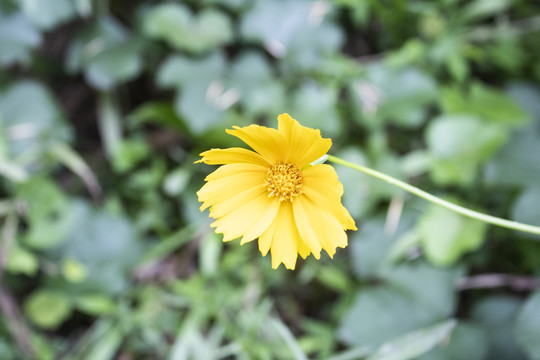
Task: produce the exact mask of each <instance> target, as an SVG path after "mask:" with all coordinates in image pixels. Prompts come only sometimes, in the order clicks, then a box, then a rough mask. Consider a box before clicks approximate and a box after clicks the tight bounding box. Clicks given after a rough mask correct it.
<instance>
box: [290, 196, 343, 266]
mask: <svg viewBox="0 0 540 360" xmlns="http://www.w3.org/2000/svg"><path fill="white" fill-rule="evenodd" d="M295 203H298V204H295V206H296V207H297V209H296V213H295V216H296V214H301V213H302V210H303V212H304V213H305V214H306V218H305V219H306V220H305V222H301V225H300V226H299V227H298V231H300V233H301V234H304V235H303V236H302V237H303V239H304V241H305V242H306V243H308V241H309V244H311V243H313V242H314V241H318V242H319V244H320V246H321V247H322V248H323V249H324V250H325V251H326V252H327V253H328V255H330V257H333V256H334V254H335V252H336V247H338V246H339V247H345V246H347V234H346V233H345V230H344V229H343V227H342V226H341V224H340V223H339V221H338V220H337V219H336V218H335V217H334V216H333V215H332V214H330V213H328V212H327V211H326V210H324V209H323V208H321V207H320V206H319V205H318V204H315V203H313V202H312V201H311V200H310V199H308V198H306V197H303V198H298V199H296V201H295ZM300 216H301V215H300ZM300 216H299V217H295V219H296V218H298V219H300V218H301V217H300ZM297 224H298V222H297ZM310 228H311V229H312V231H310V230H309V229H310ZM313 236H315V237H314V238H310V237H313Z"/></svg>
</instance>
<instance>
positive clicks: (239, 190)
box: [197, 114, 356, 269]
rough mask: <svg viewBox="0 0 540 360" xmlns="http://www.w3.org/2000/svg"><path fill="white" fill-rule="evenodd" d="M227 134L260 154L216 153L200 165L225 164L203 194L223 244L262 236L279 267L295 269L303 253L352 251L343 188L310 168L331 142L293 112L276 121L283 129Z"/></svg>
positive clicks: (329, 174)
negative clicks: (343, 200) (347, 231)
mask: <svg viewBox="0 0 540 360" xmlns="http://www.w3.org/2000/svg"><path fill="white" fill-rule="evenodd" d="M227 133H229V134H231V135H233V136H236V137H238V138H239V139H241V140H242V141H244V142H245V143H246V144H247V145H249V146H250V147H251V148H252V149H253V150H254V151H251V150H248V149H244V148H236V147H233V148H228V149H212V150H208V151H205V152H203V153H202V154H201V156H202V159H201V160H199V161H198V162H204V163H206V164H210V165H222V166H220V167H219V168H218V169H217V170H216V171H214V172H213V173H211V174H210V175H208V176H207V177H206V179H205V180H206V181H207V182H206V184H205V185H204V186H203V187H202V188H201V190H199V191H198V192H197V195H198V197H199V201H201V202H202V203H203V204H202V206H201V211H203V210H204V209H206V208H208V207H209V208H210V217H212V218H214V219H216V221H214V222H213V223H212V225H211V226H212V227H215V228H216V233H220V234H223V241H230V240H233V239H236V238H240V237H241V238H242V239H241V241H240V244H244V243H246V242H249V241H252V240H255V239H257V238H258V239H259V250H260V251H261V253H262V254H263V256H265V255H266V254H267V253H268V251H270V253H271V255H272V267H273V268H274V269H276V268H277V267H278V266H279V264H281V263H283V264H285V267H286V268H288V269H294V267H295V265H296V259H297V257H298V254H300V256H302V257H303V258H304V259H305V258H306V257H307V256H308V255H309V254H310V253H312V254H313V256H315V258H317V259H319V258H320V256H321V250H322V249H324V250H325V251H326V252H327V253H328V255H330V257H333V255H334V254H335V252H336V247H338V246H339V247H345V246H347V235H346V233H345V230H349V229H351V230H356V226H355V223H354V220H353V219H352V218H351V216H350V215H349V212H348V211H347V209H345V207H344V206H343V205H342V204H341V196H342V195H343V186H342V185H341V183H340V182H339V180H338V177H337V174H336V172H335V170H334V168H333V167H331V166H330V165H325V164H319V165H313V166H311V165H310V164H311V163H313V162H314V161H316V160H317V159H319V158H320V157H322V156H323V155H325V154H326V152H327V151H328V149H330V146H331V145H332V141H331V140H330V139H323V138H322V137H321V133H320V131H319V130H315V129H310V128H307V127H304V126H302V125H300V124H299V123H298V122H297V121H296V120H294V119H293V118H291V117H290V116H289V115H288V114H281V115H280V116H279V117H278V128H277V129H272V128H267V127H264V126H259V125H250V126H246V127H242V128H241V127H237V126H235V127H234V129H233V130H227Z"/></svg>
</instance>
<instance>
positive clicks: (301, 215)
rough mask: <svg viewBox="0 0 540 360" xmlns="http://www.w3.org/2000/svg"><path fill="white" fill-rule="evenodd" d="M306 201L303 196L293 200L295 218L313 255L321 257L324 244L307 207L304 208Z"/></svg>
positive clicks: (301, 235) (301, 234)
mask: <svg viewBox="0 0 540 360" xmlns="http://www.w3.org/2000/svg"><path fill="white" fill-rule="evenodd" d="M305 202H306V200H305V199H303V198H302V197H299V198H297V199H295V201H294V202H293V213H294V220H295V222H296V227H297V228H298V232H299V233H300V237H301V238H302V240H303V242H304V243H305V244H306V246H307V247H308V248H309V250H310V251H311V252H312V253H313V256H315V258H316V259H320V257H321V249H322V246H321V243H320V241H319V240H318V236H317V234H316V233H315V231H314V227H313V224H312V223H311V221H312V220H311V219H310V218H309V216H308V215H307V212H306V209H305V208H304V207H305V206H306V204H304V203H305Z"/></svg>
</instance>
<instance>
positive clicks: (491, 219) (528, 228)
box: [328, 155, 540, 235]
mask: <svg viewBox="0 0 540 360" xmlns="http://www.w3.org/2000/svg"><path fill="white" fill-rule="evenodd" d="M328 161H331V162H333V163H336V164H339V165H344V166H347V167H349V168H351V169H354V170H357V171H360V172H363V173H364V174H367V175H370V176H373V177H375V178H377V179H380V180H383V181H386V182H387V183H390V184H392V185H395V186H397V187H400V188H402V189H403V190H405V191H408V192H410V193H411V194H414V195H416V196H418V197H421V198H422V199H425V200H427V201H429V202H432V203H434V204H437V205H440V206H442V207H445V208H447V209H448V210H451V211H454V212H456V213H458V214H461V215H464V216H467V217H469V218H472V219H476V220H480V221H483V222H485V223H489V224H493V225H497V226H501V227H505V228H508V229H513V230H519V231H523V232H527V233H531V234H537V235H540V227H538V226H532V225H527V224H522V223H519V222H516V221H510V220H505V219H501V218H498V217H495V216H491V215H486V214H483V213H480V212H477V211H474V210H471V209H467V208H464V207H462V206H459V205H456V204H453V203H451V202H448V201H446V200H443V199H441V198H438V197H436V196H434V195H431V194H430V193H427V192H425V191H424V190H420V189H419V188H417V187H414V186H412V185H409V184H407V183H405V182H403V181H401V180H398V179H396V178H393V177H391V176H388V175H386V174H383V173H381V172H379V171H376V170H373V169H370V168H368V167H365V166H362V165H357V164H354V163H351V162H349V161H347V160H343V159H340V158H338V157H335V156H332V155H328Z"/></svg>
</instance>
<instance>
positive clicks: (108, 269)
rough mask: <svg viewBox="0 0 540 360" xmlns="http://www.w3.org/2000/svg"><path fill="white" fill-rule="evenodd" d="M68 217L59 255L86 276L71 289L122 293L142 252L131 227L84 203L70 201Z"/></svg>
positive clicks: (123, 220)
mask: <svg viewBox="0 0 540 360" xmlns="http://www.w3.org/2000/svg"><path fill="white" fill-rule="evenodd" d="M70 214H71V216H72V217H73V220H72V221H71V223H70V229H69V231H68V233H67V234H66V237H65V242H64V244H63V246H62V248H60V249H59V252H60V255H61V256H62V257H63V258H68V259H73V260H74V261H77V262H78V263H80V264H81V265H82V266H84V268H85V270H86V272H87V276H86V277H85V278H84V280H82V281H80V282H78V283H71V284H70V286H71V288H72V289H74V288H77V289H81V290H85V291H92V292H107V293H117V292H120V291H122V290H124V289H125V288H126V287H127V286H128V272H129V270H130V269H131V267H132V266H133V265H134V263H135V262H136V261H137V260H138V259H139V256H140V255H141V251H142V245H141V243H140V240H139V238H138V236H137V235H136V233H135V230H134V229H133V227H132V224H131V223H130V222H129V220H128V219H127V218H125V217H123V216H119V215H112V214H110V213H107V212H96V211H94V210H93V209H92V208H91V207H90V206H89V205H88V204H87V203H85V202H83V201H73V202H72V204H71V207H70Z"/></svg>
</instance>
